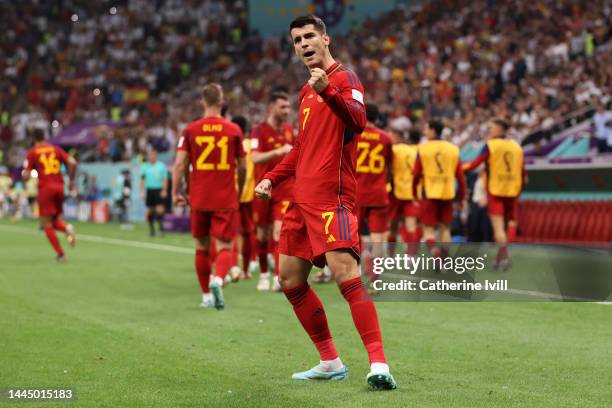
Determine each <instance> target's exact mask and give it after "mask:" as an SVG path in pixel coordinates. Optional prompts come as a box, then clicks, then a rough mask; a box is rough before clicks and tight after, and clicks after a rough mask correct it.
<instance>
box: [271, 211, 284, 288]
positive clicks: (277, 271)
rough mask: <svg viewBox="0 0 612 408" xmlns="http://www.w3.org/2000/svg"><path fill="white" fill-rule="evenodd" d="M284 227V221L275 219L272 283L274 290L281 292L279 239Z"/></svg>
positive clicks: (273, 227) (273, 226)
mask: <svg viewBox="0 0 612 408" xmlns="http://www.w3.org/2000/svg"><path fill="white" fill-rule="evenodd" d="M282 227H283V222H282V221H281V220H274V224H273V225H272V241H274V261H275V266H274V272H275V273H274V281H273V283H272V292H280V291H281V290H282V289H281V286H280V282H279V280H280V278H279V276H280V254H279V253H278V241H279V240H280V232H281V228H282Z"/></svg>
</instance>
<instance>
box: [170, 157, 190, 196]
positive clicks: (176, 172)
mask: <svg viewBox="0 0 612 408" xmlns="http://www.w3.org/2000/svg"><path fill="white" fill-rule="evenodd" d="M188 165H189V161H188V156H187V152H186V151H184V150H177V151H176V160H175V161H174V166H173V167H172V202H173V203H174V204H175V205H179V206H184V205H185V204H187V200H186V199H185V197H183V196H182V195H181V194H180V193H179V186H180V184H181V180H182V179H183V177H184V176H185V172H186V171H187V168H188Z"/></svg>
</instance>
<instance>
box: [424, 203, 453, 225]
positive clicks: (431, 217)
mask: <svg viewBox="0 0 612 408" xmlns="http://www.w3.org/2000/svg"><path fill="white" fill-rule="evenodd" d="M453 201H454V200H421V201H420V203H419V205H420V207H421V222H422V223H423V224H424V225H430V226H431V225H438V224H450V223H451V222H452V221H453Z"/></svg>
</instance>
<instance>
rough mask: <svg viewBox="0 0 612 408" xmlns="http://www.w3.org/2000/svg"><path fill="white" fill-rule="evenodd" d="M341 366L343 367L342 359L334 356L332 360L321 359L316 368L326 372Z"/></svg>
mask: <svg viewBox="0 0 612 408" xmlns="http://www.w3.org/2000/svg"><path fill="white" fill-rule="evenodd" d="M342 367H344V364H342V360H340V357H336V358H334V359H333V360H321V361H320V362H319V365H318V366H317V370H318V371H322V372H324V373H326V372H329V371H337V370H339V369H341V368H342Z"/></svg>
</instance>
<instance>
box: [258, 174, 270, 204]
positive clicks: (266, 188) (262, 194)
mask: <svg viewBox="0 0 612 408" xmlns="http://www.w3.org/2000/svg"><path fill="white" fill-rule="evenodd" d="M255 194H256V195H257V197H259V198H261V199H262V200H268V199H270V197H271V196H272V182H271V181H270V180H269V179H263V180H261V181H260V182H259V184H258V185H257V186H255Z"/></svg>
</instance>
